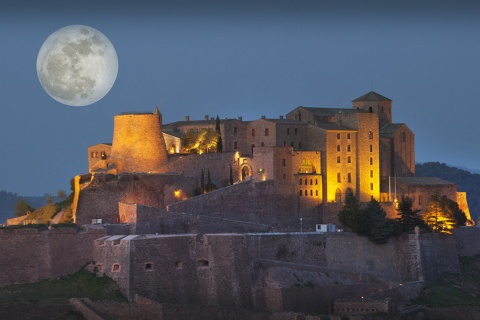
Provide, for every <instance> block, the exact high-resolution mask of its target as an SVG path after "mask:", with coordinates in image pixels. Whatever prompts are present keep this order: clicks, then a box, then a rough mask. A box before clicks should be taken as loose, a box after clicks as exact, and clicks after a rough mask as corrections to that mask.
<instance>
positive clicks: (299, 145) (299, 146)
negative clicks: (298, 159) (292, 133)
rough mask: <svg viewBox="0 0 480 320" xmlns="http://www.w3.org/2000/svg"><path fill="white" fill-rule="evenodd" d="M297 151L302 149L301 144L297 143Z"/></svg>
mask: <svg viewBox="0 0 480 320" xmlns="http://www.w3.org/2000/svg"><path fill="white" fill-rule="evenodd" d="M298 149H300V150H301V149H302V143H301V142H299V143H298Z"/></svg>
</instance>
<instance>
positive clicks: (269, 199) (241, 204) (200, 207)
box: [167, 180, 320, 231]
mask: <svg viewBox="0 0 480 320" xmlns="http://www.w3.org/2000/svg"><path fill="white" fill-rule="evenodd" d="M275 188H276V186H275V184H274V182H273V181H262V182H255V181H254V180H248V181H245V182H241V183H237V184H235V185H233V186H229V187H226V188H222V189H220V190H216V191H213V192H210V193H207V194H204V195H200V196H197V197H193V198H189V199H187V200H185V201H182V202H179V203H174V204H171V205H168V206H167V210H168V211H176V212H185V213H192V214H200V215H212V214H216V215H217V216H220V217H222V218H228V219H233V220H244V221H251V222H254V223H261V224H265V225H270V226H279V225H280V224H281V227H283V228H292V230H298V231H300V224H299V218H300V216H301V215H300V214H299V213H298V210H297V209H298V208H297V197H296V196H295V195H280V194H276V192H275ZM302 214H303V225H304V226H305V227H307V226H308V227H309V228H310V230H314V228H315V224H316V223H319V222H320V215H319V213H318V210H317V208H313V209H311V210H305V211H303V212H302ZM304 230H307V228H305V229H304Z"/></svg>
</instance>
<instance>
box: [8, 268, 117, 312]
mask: <svg viewBox="0 0 480 320" xmlns="http://www.w3.org/2000/svg"><path fill="white" fill-rule="evenodd" d="M75 297H82V298H83V297H85V298H89V299H91V300H113V301H126V299H125V297H124V296H123V295H122V293H121V292H120V290H119V288H118V285H117V284H116V283H115V282H114V281H113V280H112V279H110V278H109V277H107V276H103V277H97V276H96V275H95V274H94V273H90V272H88V271H86V270H85V269H82V270H80V271H78V272H76V273H74V274H72V275H70V276H66V277H62V278H59V279H55V280H44V281H40V282H37V283H29V284H19V285H12V286H7V287H2V288H0V304H5V303H7V302H11V301H17V302H18V301H38V300H45V299H54V300H65V299H69V298H75Z"/></svg>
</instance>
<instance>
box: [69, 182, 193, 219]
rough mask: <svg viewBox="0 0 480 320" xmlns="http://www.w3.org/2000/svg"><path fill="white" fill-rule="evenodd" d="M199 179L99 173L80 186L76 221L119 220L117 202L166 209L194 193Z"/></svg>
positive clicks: (75, 200)
mask: <svg viewBox="0 0 480 320" xmlns="http://www.w3.org/2000/svg"><path fill="white" fill-rule="evenodd" d="M196 186H197V179H195V178H189V177H185V176H181V175H169V174H121V175H105V174H96V175H95V176H94V179H93V180H92V181H91V182H89V183H88V182H87V183H85V184H83V185H81V191H80V192H79V194H78V196H77V197H75V199H74V202H76V203H77V204H76V211H75V212H76V222H77V224H88V223H91V222H92V219H102V222H103V223H114V222H119V220H120V218H121V217H120V215H119V212H118V203H119V202H124V203H138V204H143V205H147V206H152V207H158V208H165V206H166V205H168V204H170V203H174V202H177V201H178V200H180V198H177V196H176V195H175V191H178V190H180V191H181V192H180V193H179V196H178V197H183V195H185V194H188V193H190V194H191V193H193V191H194V189H195V188H196Z"/></svg>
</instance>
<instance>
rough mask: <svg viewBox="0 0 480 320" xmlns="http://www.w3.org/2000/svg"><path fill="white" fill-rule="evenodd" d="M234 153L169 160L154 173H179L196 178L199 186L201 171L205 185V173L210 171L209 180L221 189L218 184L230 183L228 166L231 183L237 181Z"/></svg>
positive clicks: (190, 156) (193, 155)
mask: <svg viewBox="0 0 480 320" xmlns="http://www.w3.org/2000/svg"><path fill="white" fill-rule="evenodd" d="M235 161H236V160H235V152H222V153H204V154H192V155H184V156H179V157H177V156H175V157H171V158H170V162H169V163H168V164H167V165H165V166H163V167H161V168H159V169H158V170H156V171H155V172H160V173H161V172H180V173H181V174H182V175H184V176H187V177H194V178H197V179H198V181H199V184H198V185H199V186H200V178H201V175H202V169H203V172H204V175H205V184H206V183H207V173H208V170H210V178H211V179H212V182H214V183H215V184H217V187H222V185H219V182H221V183H224V184H225V185H226V184H229V183H230V164H231V165H232V175H233V181H234V182H237V181H238V166H237V165H236V162H235Z"/></svg>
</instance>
